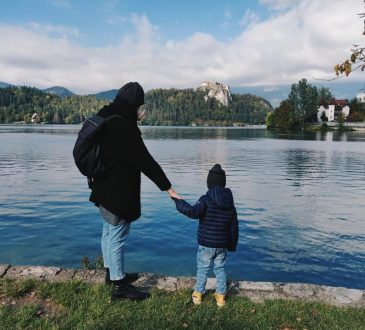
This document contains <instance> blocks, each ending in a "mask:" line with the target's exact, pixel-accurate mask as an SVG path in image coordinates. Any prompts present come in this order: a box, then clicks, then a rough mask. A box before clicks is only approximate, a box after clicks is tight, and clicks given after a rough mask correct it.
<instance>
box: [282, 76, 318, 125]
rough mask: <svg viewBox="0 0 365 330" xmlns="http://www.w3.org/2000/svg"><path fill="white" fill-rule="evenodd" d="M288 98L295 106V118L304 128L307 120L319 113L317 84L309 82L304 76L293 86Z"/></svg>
mask: <svg viewBox="0 0 365 330" xmlns="http://www.w3.org/2000/svg"><path fill="white" fill-rule="evenodd" d="M288 99H289V101H290V102H291V104H292V106H293V112H294V119H295V120H296V121H297V122H298V124H299V126H300V128H301V129H302V130H303V129H304V123H305V121H306V120H307V119H310V118H312V117H313V116H314V115H316V113H317V106H318V102H319V94H318V90H317V88H316V87H315V86H312V85H310V84H308V82H307V80H306V79H304V78H303V79H302V80H300V81H299V83H298V84H293V85H292V86H291V91H290V93H289V97H288Z"/></svg>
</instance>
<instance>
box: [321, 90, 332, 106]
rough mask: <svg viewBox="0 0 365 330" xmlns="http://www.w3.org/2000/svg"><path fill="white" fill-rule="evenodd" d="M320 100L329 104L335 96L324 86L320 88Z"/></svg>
mask: <svg viewBox="0 0 365 330" xmlns="http://www.w3.org/2000/svg"><path fill="white" fill-rule="evenodd" d="M318 98H319V102H321V103H326V104H328V103H329V102H330V101H331V100H332V99H333V98H334V97H333V95H332V93H331V91H330V90H329V88H325V87H322V88H320V89H319V90H318Z"/></svg>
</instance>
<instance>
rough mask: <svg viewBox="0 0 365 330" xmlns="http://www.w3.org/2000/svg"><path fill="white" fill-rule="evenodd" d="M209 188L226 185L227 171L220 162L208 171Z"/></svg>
mask: <svg viewBox="0 0 365 330" xmlns="http://www.w3.org/2000/svg"><path fill="white" fill-rule="evenodd" d="M207 185H208V189H210V188H213V187H215V186H220V187H223V188H224V187H225V186H226V172H224V171H223V170H222V167H221V166H220V165H219V164H215V165H214V166H213V167H212V168H211V169H210V170H209V173H208V178H207Z"/></svg>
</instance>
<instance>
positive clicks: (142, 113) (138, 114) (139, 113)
mask: <svg viewBox="0 0 365 330" xmlns="http://www.w3.org/2000/svg"><path fill="white" fill-rule="evenodd" d="M145 114H146V110H143V111H141V110H138V112H137V118H138V120H142V119H143V117H144V116H145Z"/></svg>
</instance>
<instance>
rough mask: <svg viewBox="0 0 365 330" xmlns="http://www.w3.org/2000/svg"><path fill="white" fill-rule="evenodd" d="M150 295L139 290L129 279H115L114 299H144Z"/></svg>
mask: <svg viewBox="0 0 365 330" xmlns="http://www.w3.org/2000/svg"><path fill="white" fill-rule="evenodd" d="M149 296H150V295H149V294H148V293H146V292H142V291H138V290H137V289H136V288H135V287H134V286H133V285H131V284H129V283H127V281H125V280H124V279H123V280H119V281H113V288H112V300H115V299H130V300H144V299H147V298H148V297H149Z"/></svg>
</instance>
